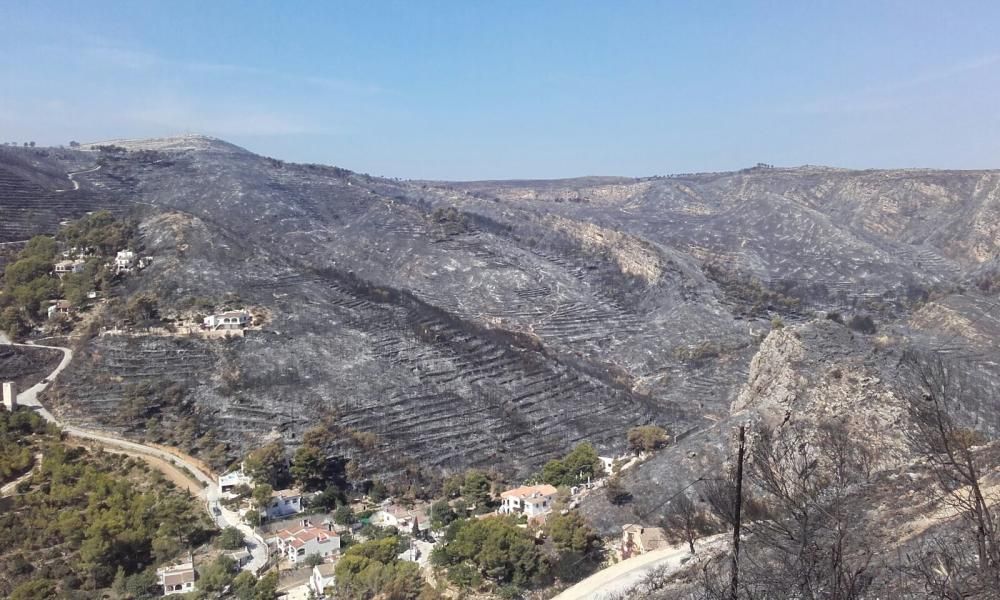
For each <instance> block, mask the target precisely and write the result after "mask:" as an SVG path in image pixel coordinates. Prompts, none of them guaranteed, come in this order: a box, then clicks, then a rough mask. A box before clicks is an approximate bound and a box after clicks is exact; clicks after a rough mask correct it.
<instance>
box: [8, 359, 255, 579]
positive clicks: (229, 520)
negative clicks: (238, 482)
mask: <svg viewBox="0 0 1000 600" xmlns="http://www.w3.org/2000/svg"><path fill="white" fill-rule="evenodd" d="M0 342H3V343H6V344H7V345H11V346H22V347H26V348H48V349H50V350H58V351H60V352H62V353H63V358H62V360H61V361H59V364H58V365H56V368H55V369H53V370H52V372H51V373H49V374H48V376H47V377H45V378H44V379H43V380H42V381H40V382H39V383H36V384H35V385H33V386H31V387H30V388H28V389H26V390H24V391H23V392H21V393H19V394H18V395H17V403H18V404H19V405H21V406H28V407H31V408H32V409H33V410H34V411H35V412H37V413H38V414H39V415H40V416H41V417H42V418H43V419H45V420H46V421H48V422H49V423H54V424H56V425H58V426H59V427H60V428H61V429H62V430H63V432H64V433H66V435H70V436H73V437H77V438H80V439H84V440H91V441H94V442H97V443H99V444H101V445H102V446H108V447H111V448H119V449H122V450H126V451H130V452H135V453H139V454H144V455H146V456H152V457H155V458H157V459H160V460H163V461H166V462H167V463H169V464H172V465H176V466H179V467H182V468H183V470H184V471H186V472H187V473H190V474H191V476H193V477H194V478H195V479H197V480H198V481H199V482H200V483H201V484H202V485H203V486H204V488H203V489H202V491H201V493H200V494H199V496H201V497H202V498H203V499H204V501H205V509H206V510H207V511H208V514H209V516H210V517H211V518H212V521H214V522H215V523H216V524H217V525H218V526H219V527H235V528H237V529H239V530H240V531H241V532H243V535H244V537H245V538H246V543H247V549H248V550H249V551H250V555H251V557H252V560H251V561H250V562H249V563H248V564H247V565H246V566H244V567H243V569H244V570H246V571H253V572H254V573H256V572H257V571H258V570H259V569H261V568H262V567H264V565H265V564H266V563H267V552H268V551H267V544H266V543H265V542H264V540H263V539H262V538H261V537H260V536H259V535H257V534H256V533H255V532H254V531H253V528H251V527H250V526H249V525H246V524H245V523H243V521H242V520H241V519H240V517H239V515H238V514H237V513H235V512H233V511H231V510H228V509H226V508H224V507H222V506H221V505H220V504H219V500H220V499H221V498H222V492H221V491H220V490H219V485H218V483H217V481H216V476H215V475H214V474H213V473H210V472H205V470H204V469H203V468H202V465H201V463H200V462H199V461H197V460H195V459H193V458H191V457H186V456H184V455H183V454H181V453H180V452H171V451H169V450H168V449H164V448H157V447H154V446H149V445H146V444H140V443H138V442H133V441H129V440H125V439H122V438H119V437H115V436H113V435H109V434H107V433H102V432H97V431H90V430H87V429H82V428H80V427H77V426H75V425H66V424H63V423H60V422H59V420H58V419H56V418H55V416H53V415H52V413H50V412H49V411H48V410H47V409H46V408H45V407H44V406H42V404H41V402H39V401H38V395H39V394H40V393H41V392H42V391H44V390H45V389H46V388H48V386H49V385H51V383H52V382H53V381H55V379H56V377H58V376H59V374H60V373H62V371H63V370H64V369H65V368H66V367H67V366H69V364H70V362H71V361H72V360H73V350H72V349H70V348H64V347H62V346H43V345H41V344H13V343H10V342H9V341H7V340H0Z"/></svg>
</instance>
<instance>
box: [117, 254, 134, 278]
mask: <svg viewBox="0 0 1000 600" xmlns="http://www.w3.org/2000/svg"><path fill="white" fill-rule="evenodd" d="M133 266H135V252H133V251H131V250H119V251H118V254H117V255H116V256H115V270H116V271H118V272H119V273H121V272H122V271H130V270H132V267H133Z"/></svg>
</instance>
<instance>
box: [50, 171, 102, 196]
mask: <svg viewBox="0 0 1000 600" xmlns="http://www.w3.org/2000/svg"><path fill="white" fill-rule="evenodd" d="M100 168H101V165H97V166H96V167H93V168H90V169H86V170H83V171H73V172H72V173H66V177H68V178H69V181H70V183H72V184H73V189H74V190H78V189H80V182H79V181H77V180H75V179H73V176H74V175H82V174H84V173H93V172H94V171H96V170H98V169H100ZM56 191H57V192H59V193H62V192H68V191H69V190H68V189H67V190H56Z"/></svg>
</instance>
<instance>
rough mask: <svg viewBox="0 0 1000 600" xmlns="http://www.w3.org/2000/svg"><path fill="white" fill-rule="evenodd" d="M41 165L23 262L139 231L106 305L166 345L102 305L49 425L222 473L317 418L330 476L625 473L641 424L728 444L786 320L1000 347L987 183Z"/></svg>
mask: <svg viewBox="0 0 1000 600" xmlns="http://www.w3.org/2000/svg"><path fill="white" fill-rule="evenodd" d="M32 152H34V154H33V153H32ZM37 152H39V150H34V151H29V150H24V151H21V150H20V149H18V150H5V151H4V154H3V155H2V156H0V160H3V161H4V163H3V164H4V165H8V163H10V165H13V163H14V162H15V159H14V158H11V157H13V156H15V155H16V157H17V159H16V162H17V167H16V168H15V167H14V166H4V168H5V169H6V170H7V172H9V173H11V175H9V177H11V178H14V177H16V178H17V179H16V183H17V185H16V186H15V187H17V189H18V190H21V191H19V192H17V193H16V194H14V193H10V194H7V195H3V194H2V193H0V211H2V212H3V216H4V222H11V223H14V222H16V223H17V225H16V227H13V228H12V229H11V232H10V233H9V234H8V233H4V235H5V236H6V238H5V239H9V240H10V241H19V240H18V239H16V238H20V239H26V238H25V237H24V236H30V235H31V234H35V233H46V232H47V233H54V232H55V229H56V228H57V227H58V223H59V222H60V221H62V220H65V219H67V218H70V217H74V216H78V215H77V213H76V212H73V211H79V210H82V211H84V212H86V211H87V210H93V209H95V208H109V209H112V210H115V211H118V212H119V213H123V212H128V213H129V214H130V215H132V216H134V217H135V218H137V219H138V220H139V222H140V225H139V231H140V238H141V244H142V248H143V253H144V255H148V256H149V257H150V258H151V261H152V262H151V265H150V266H149V267H148V268H146V269H144V270H143V272H142V273H141V274H140V275H137V276H135V277H130V278H128V279H127V280H125V281H123V282H122V283H121V284H120V285H119V286H118V287H117V288H116V290H115V293H114V294H113V297H112V298H110V299H109V303H110V304H113V303H114V302H119V303H120V304H122V305H124V304H125V303H127V302H128V301H129V299H131V298H135V297H137V296H140V295H143V294H146V295H150V296H152V297H153V298H155V302H156V312H157V314H158V317H159V318H160V319H162V321H163V323H162V325H163V326H164V327H166V329H165V332H166V333H162V332H161V333H156V332H154V331H152V330H146V329H143V328H136V327H134V326H132V327H131V328H130V325H132V324H130V323H128V322H127V318H126V317H121V315H122V314H124V313H123V312H122V311H121V310H118V311H117V312H116V310H115V309H114V308H113V307H112V308H110V309H109V310H108V312H107V314H106V315H105V317H104V320H103V321H101V322H99V323H97V324H96V325H95V326H94V327H92V328H91V329H90V330H89V331H88V336H87V337H86V338H84V339H83V340H82V341H81V342H80V349H79V351H78V355H77V358H76V360H75V361H74V364H73V366H71V368H70V369H69V370H68V371H67V372H66V373H65V374H64V375H63V377H62V378H61V379H60V382H59V385H58V386H57V390H56V392H55V394H54V396H53V398H52V400H53V401H54V402H56V403H57V404H58V409H59V410H60V411H61V412H63V414H64V415H66V416H67V417H69V418H71V419H73V420H79V421H84V422H89V423H92V424H99V425H103V426H108V427H115V428H120V429H122V430H125V431H127V432H128V433H129V434H130V435H145V433H144V429H145V428H146V427H147V425H149V426H156V427H161V428H165V429H167V430H176V432H175V433H177V434H178V435H181V436H182V437H183V438H185V439H184V440H182V441H183V442H184V443H185V444H187V445H189V446H191V447H195V448H200V449H201V450H202V451H206V452H207V451H208V450H209V447H212V448H215V447H218V446H219V445H221V446H222V447H224V448H225V453H226V455H227V456H229V457H230V458H231V457H235V456H237V455H238V454H240V453H242V452H243V451H245V450H246V449H248V448H251V447H253V446H254V445H255V444H257V443H259V440H260V439H261V436H266V435H275V436H280V437H283V438H284V439H285V440H286V442H287V443H288V444H290V445H292V446H294V445H295V444H296V443H297V440H298V439H299V438H300V437H301V435H302V433H303V431H305V430H307V429H309V428H310V427H312V426H314V425H316V424H318V423H319V422H320V421H321V420H322V419H324V418H327V419H333V420H335V421H336V422H337V423H338V424H339V426H340V428H341V429H340V432H341V438H342V439H341V442H340V447H338V448H335V449H332V450H331V452H336V453H339V454H340V455H341V456H343V457H345V458H349V459H353V460H356V461H358V462H360V463H362V464H363V465H364V468H365V469H366V470H368V471H369V472H371V473H373V474H383V475H387V476H391V475H394V474H398V473H399V472H400V470H401V469H402V468H404V467H402V466H401V465H400V463H399V461H394V460H390V459H395V458H400V457H401V458H403V459H405V460H407V461H411V462H412V464H414V465H419V466H421V467H424V468H429V469H431V470H434V471H449V470H455V469H461V468H464V467H466V466H473V465H478V466H496V467H497V468H499V469H500V470H502V471H504V472H505V473H507V474H508V475H510V476H520V475H526V474H528V473H530V472H532V471H533V470H534V469H537V468H538V466H539V465H540V464H542V463H543V462H544V461H545V460H546V459H548V458H551V457H553V456H556V455H559V454H562V453H565V451H566V450H567V449H569V448H570V447H572V445H573V444H575V443H576V442H578V441H584V440H586V441H590V442H592V443H594V444H595V445H597V446H598V447H599V448H600V449H601V450H602V451H607V452H617V451H620V450H621V449H623V447H624V442H625V439H624V434H625V431H627V430H628V429H629V428H630V427H632V426H634V425H639V424H645V423H657V424H660V425H662V426H665V427H668V428H670V429H671V430H673V431H674V432H675V433H686V434H687V435H688V436H689V437H688V438H686V439H687V440H695V439H701V438H703V437H704V436H705V435H711V433H710V432H711V431H713V429H717V428H719V427H720V425H713V423H716V422H717V421H719V420H720V419H722V420H723V422H725V420H726V419H728V418H729V415H730V409H731V406H732V405H733V403H734V402H736V401H737V399H738V397H739V394H740V390H741V388H742V386H743V385H744V384H745V383H746V382H747V378H748V376H749V375H750V373H751V370H752V365H751V360H752V359H753V358H754V356H755V355H758V349H759V348H758V346H759V344H760V343H761V340H762V339H763V338H764V336H766V335H767V333H768V332H769V331H770V330H771V329H772V328H773V327H775V323H780V322H782V321H783V322H784V323H786V324H788V325H794V324H796V323H803V322H806V321H808V320H810V319H813V318H815V317H816V316H817V315H820V317H822V316H823V315H825V314H827V313H838V314H839V315H842V316H843V320H844V321H845V322H849V321H850V319H851V318H852V317H855V316H859V317H861V316H864V317H868V318H870V319H871V320H872V323H873V326H874V327H876V328H877V332H876V333H875V336H883V335H884V336H889V338H891V339H893V340H897V341H899V340H904V339H905V340H906V341H907V342H908V343H916V344H920V345H922V346H924V347H927V348H937V349H941V350H947V349H951V351H952V352H954V353H959V354H961V355H963V356H965V355H966V354H971V353H973V352H977V353H978V354H977V356H981V355H982V353H983V352H988V351H990V349H991V348H993V346H991V344H994V343H995V339H996V338H995V337H991V336H992V333H987V334H985V336H986V341H984V340H983V339H980V338H977V337H976V336H975V335H973V333H972V332H973V330H975V329H977V327H980V326H981V324H982V322H983V320H984V319H987V318H994V317H986V316H979V317H977V316H976V315H985V314H989V313H990V311H989V308H988V304H984V303H987V302H990V301H992V300H991V299H990V296H989V295H988V293H987V291H984V290H988V289H990V288H989V287H988V286H986V287H983V286H978V287H977V286H970V285H968V282H969V281H971V280H973V279H974V278H976V277H978V278H980V279H982V278H983V277H984V276H986V274H988V273H989V270H988V268H987V267H985V266H984V265H988V264H989V261H991V260H995V259H994V258H993V257H995V255H996V251H997V248H998V246H1000V239H998V238H997V231H996V229H995V227H994V224H995V222H996V221H997V220H996V219H993V217H992V216H991V215H995V212H996V211H997V210H998V208H997V207H998V205H997V202H998V200H997V198H996V193H995V190H996V188H997V185H998V183H1000V175H997V174H996V173H993V172H938V171H891V172H883V171H864V172H855V171H842V170H835V169H825V168H813V167H809V168H801V169H751V170H748V171H743V172H738V173H722V174H704V175H686V176H677V177H670V178H647V179H627V178H587V179H581V180H563V181H558V182H532V181H516V182H478V183H447V182H407V181H395V180H387V179H380V178H374V177H370V176H367V175H362V174H357V173H353V172H350V171H346V170H344V169H339V168H334V167H325V166H318V165H297V164H290V163H284V162H282V161H278V160H274V159H269V158H264V157H260V156H257V155H254V154H252V153H249V152H247V151H244V150H242V149H240V148H237V147H235V146H232V145H229V144H226V143H224V142H220V141H218V140H212V139H208V138H200V137H185V138H172V139H167V140H151V141H130V142H111V143H107V144H102V145H101V146H100V147H96V146H95V147H84V148H83V149H81V150H58V151H57V150H54V149H53V150H45V152H47V154H45V155H44V156H43V155H39V154H37ZM25 156H30V157H31V161H28V160H27V159H26V158H24V157H25ZM26 164H27V165H29V166H31V168H32V169H35V170H37V171H38V172H39V175H38V176H37V177H35V178H34V179H29V178H28V176H27V175H25V172H26V168H27V167H25V165H26ZM95 167H100V168H95ZM78 171H79V173H77V172H78ZM70 172H73V173H77V174H75V175H74V177H73V179H72V181H71V180H69V179H68V178H66V177H65V174H66V173H70ZM58 173H62V174H63V176H62V177H63V178H62V180H60V178H59V177H57V176H56V174H58ZM73 182H77V183H78V185H79V190H72V188H73ZM29 183H30V185H29ZM60 186H63V187H67V188H69V189H70V190H71V191H65V192H63V191H59V190H60V189H62V188H61V187H60ZM53 197H59V198H62V197H66V198H77V200H76V204H73V205H70V206H62V205H57V204H54V203H53V201H52V198H53ZM64 211H65V212H66V213H67V214H65V215H63V214H61V213H62V212H64ZM50 213H51V215H50ZM56 213H59V214H56ZM8 215H10V216H9V217H8ZM991 253H992V254H991ZM994 300H995V299H994ZM200 307H203V308H200ZM223 307H230V308H237V309H242V308H248V309H249V308H250V307H253V309H254V310H257V311H259V312H260V313H261V314H266V315H267V318H266V320H264V321H263V322H262V324H261V325H260V326H259V327H258V328H256V329H254V330H253V331H247V332H246V333H245V335H242V336H240V337H235V338H233V339H227V340H216V339H209V338H205V337H203V336H198V335H187V334H181V333H177V332H176V331H175V332H174V333H170V331H169V328H170V327H174V326H175V325H176V324H178V323H180V322H181V321H182V320H184V319H188V318H190V317H191V316H192V315H194V314H196V313H199V311H202V312H203V311H205V310H216V309H219V310H221V309H222V308H223ZM935 307H942V308H935ZM945 310H946V311H947V312H944V311H945ZM992 314H994V315H995V313H992ZM951 315H954V316H951ZM123 319H124V321H123ZM962 319H966V320H967V322H968V323H973V325H969V326H968V327H966V329H964V330H961V331H959V330H957V329H956V328H955V327H956V323H961V322H962V321H961V320H962ZM968 323H967V324H968ZM831 325H832V322H831ZM838 327H841V326H839V325H838ZM843 329H844V331H847V332H850V334H851V335H855V336H861V337H863V338H864V339H867V337H868V336H866V334H864V333H859V332H854V331H852V330H850V329H849V328H847V327H843ZM108 330H112V331H108ZM872 339H874V338H872ZM984 344H985V345H984ZM843 352H845V353H848V354H850V353H854V352H861V351H859V350H857V349H856V348H851V347H850V346H845V349H844V350H843ZM864 352H869V350H865V351H864ZM796 368H799V367H796ZM990 377H992V376H990ZM988 378H989V377H988ZM149 386H152V387H153V388H156V387H160V388H167V387H169V388H170V389H172V390H175V392H176V393H174V394H172V395H169V397H162V398H161V397H159V396H161V395H156V394H153V396H156V397H154V398H152V399H150V398H149V396H150V394H143V393H140V392H141V390H143V389H146V388H148V387H149ZM137 390H139V391H138V392H137ZM137 397H141V398H145V399H146V400H144V401H143V402H144V403H145V404H143V403H141V402H140V404H143V406H142V407H141V408H142V410H138V409H134V406H135V404H136V398H137ZM130 403H131V404H130ZM128 406H133V410H132V412H131V413H128V414H131V415H134V418H132V419H131V420H129V419H123V417H122V415H123V414H125V412H126V411H125V410H124V409H125V407H128ZM140 417H141V418H140ZM359 435H361V436H363V437H364V439H365V440H367V441H368V442H369V443H368V445H367V446H362V445H359V444H357V443H356V439H357V438H358V436H359ZM372 440H374V441H372ZM679 447H680V446H678V448H679ZM643 468H646V467H645V466H644V467H643ZM642 493H645V492H639V491H638V490H637V492H636V495H637V496H639V495H641V494H642ZM650 493H652V492H650Z"/></svg>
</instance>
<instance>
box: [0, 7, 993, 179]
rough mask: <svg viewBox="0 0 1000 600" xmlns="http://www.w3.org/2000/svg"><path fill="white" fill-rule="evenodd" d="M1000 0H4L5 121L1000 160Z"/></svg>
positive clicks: (99, 135)
mask: <svg viewBox="0 0 1000 600" xmlns="http://www.w3.org/2000/svg"><path fill="white" fill-rule="evenodd" d="M998 22H1000V3H997V2H982V3H975V2H951V3H945V2H941V3H929V2H918V1H910V2H874V1H869V2H853V1H847V0H844V1H839V2H821V1H809V2H801V1H800V2H721V1H720V2H693V1H692V2H684V3H682V2H666V1H663V2H629V1H619V2H603V3H598V2H584V1H578V2H544V1H536V2H523V3H522V2H506V1H502V2H477V1H473V2H469V1H463V2H429V1H428V2H417V1H410V2H378V1H370V2H332V1H331V2H313V3H310V2H294V3H293V2H282V3H278V2H223V1H211V2H204V1H201V2H188V1H183V0H172V1H170V2H125V1H121V2H102V1H99V0H90V1H88V2H56V1H50V2H26V1H23V0H0V56H3V57H4V59H3V60H0V80H2V81H3V82H4V85H3V86H0V140H2V141H25V140H36V141H37V142H38V143H40V144H60V143H67V142H68V141H69V140H71V139H75V140H78V141H93V140H101V139H108V138H114V137H144V136H157V135H167V134H172V133H184V132H196V133H206V134H210V135H215V136H218V137H222V138H224V139H227V140H229V141H232V142H234V143H237V144H240V145H242V146H245V147H247V148H249V149H251V150H253V151H255V152H258V153H261V154H266V155H269V156H275V157H278V158H282V159H286V160H293V161H302V162H320V163H327V164H336V165H339V166H343V167H346V168H349V169H353V170H357V171H362V172H368V173H372V174H378V175H387V176H398V177H409V178H440V179H479V178H533V177H566V176H577V175H594V174H606V175H653V174H666V173H678V172H690V171H714V170H729V169H736V168H741V167H744V166H748V165H751V164H753V163H756V162H759V161H762V162H769V163H774V164H777V165H788V166H791V165H800V164H828V165H833V166H845V167H862V168H867V167H947V168H986V167H990V168H993V167H1000V35H997V32H996V26H995V25H996V23H998Z"/></svg>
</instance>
